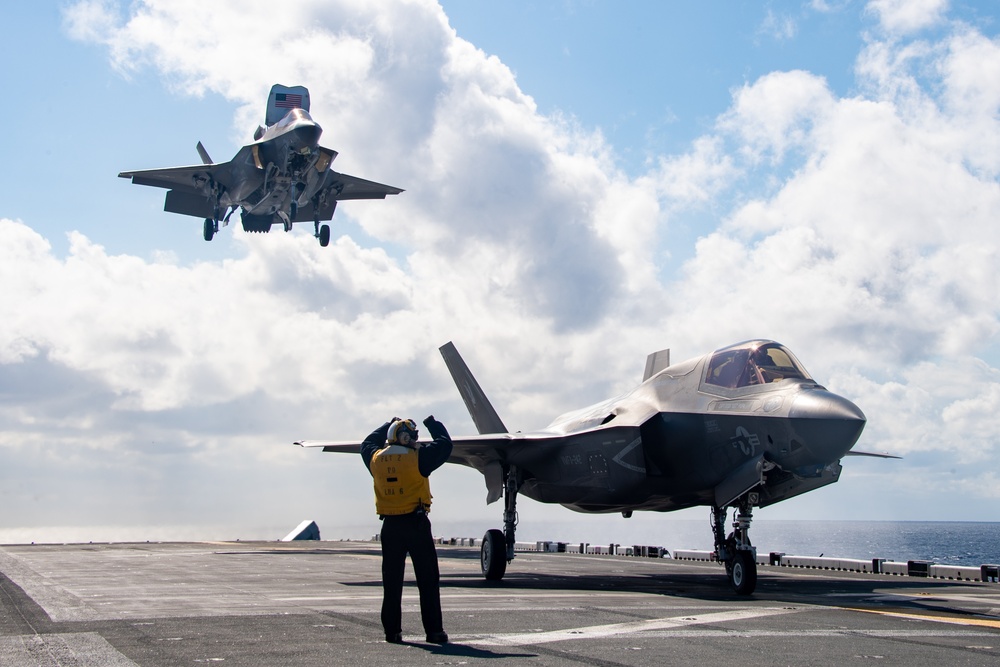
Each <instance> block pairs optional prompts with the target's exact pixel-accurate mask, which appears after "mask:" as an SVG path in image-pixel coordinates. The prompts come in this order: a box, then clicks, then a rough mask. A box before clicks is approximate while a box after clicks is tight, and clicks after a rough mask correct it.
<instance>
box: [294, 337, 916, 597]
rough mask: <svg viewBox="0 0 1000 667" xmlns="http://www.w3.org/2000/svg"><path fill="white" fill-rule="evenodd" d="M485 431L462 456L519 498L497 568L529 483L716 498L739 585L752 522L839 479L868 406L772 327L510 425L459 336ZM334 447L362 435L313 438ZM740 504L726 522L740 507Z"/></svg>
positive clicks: (656, 505) (492, 568) (590, 506)
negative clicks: (846, 394) (516, 428)
mask: <svg viewBox="0 0 1000 667" xmlns="http://www.w3.org/2000/svg"><path fill="white" fill-rule="evenodd" d="M441 354H442V355H443V356H444V360H445V363H446V364H447V366H448V370H449V371H450V372H451V375H452V378H453V379H454V381H455V384H456V386H457V387H458V391H459V393H460V394H461V395H462V398H463V400H464V401H465V405H466V407H467V408H468V410H469V414H470V415H471V416H472V421H473V422H474V423H475V425H476V428H477V430H478V431H479V433H480V435H478V436H465V437H453V438H452V440H453V442H454V450H453V452H452V456H451V458H450V459H449V462H450V463H458V464H461V465H466V466H469V467H471V468H475V469H476V470H478V471H479V472H481V473H482V474H483V476H484V477H485V478H486V488H487V499H486V501H487V503H492V502H495V501H496V500H499V499H500V498H501V497H504V498H505V507H504V513H503V519H504V528H503V530H502V531H501V530H495V529H494V530H490V531H488V532H487V533H486V535H485V537H484V538H483V544H482V550H481V565H482V570H483V574H484V575H485V576H486V578H487V579H493V580H497V579H501V578H502V577H503V575H504V572H505V571H506V567H507V564H508V563H509V562H510V561H512V560H513V558H514V531H515V528H516V525H517V506H516V503H517V494H518V493H523V494H524V495H526V496H528V497H529V498H532V499H534V500H537V501H539V502H543V503H558V504H560V505H563V506H565V507H568V508H569V509H572V510H575V511H577V512H586V513H610V512H620V513H621V514H622V516H624V517H625V518H628V517H630V516H631V515H632V513H633V512H634V511H636V510H647V511H654V512H672V511H674V510H680V509H685V508H688V507H694V506H696V505H706V506H708V507H710V508H711V512H712V528H713V533H714V537H715V551H716V555H717V557H718V560H719V561H721V562H722V563H724V564H725V567H726V573H727V575H728V577H729V580H730V583H731V584H732V586H733V588H734V589H735V590H736V592H737V593H740V594H744V595H748V594H750V593H752V592H753V591H754V588H755V586H756V583H757V560H756V550H755V548H754V547H753V545H752V544H751V543H750V536H749V529H750V522H751V519H752V512H753V508H754V507H766V506H768V505H771V504H774V503H776V502H779V501H782V500H787V499H788V498H792V497H794V496H797V495H799V494H801V493H805V492H807V491H812V490H814V489H818V488H820V487H821V486H825V485H827V484H832V483H833V482H836V481H837V479H838V478H839V477H840V471H841V465H840V459H841V458H842V457H844V456H850V455H867V456H880V457H885V458H897V457H890V456H888V455H885V454H873V453H868V452H855V451H851V448H852V447H853V446H854V443H855V442H857V440H858V438H859V437H860V435H861V431H862V430H863V429H864V426H865V416H864V414H863V413H862V412H861V410H860V409H858V407H857V406H856V405H854V404H853V403H851V402H850V401H849V400H847V399H846V398H842V397H840V396H837V395H836V394H834V393H832V392H830V391H827V390H826V389H825V388H824V387H822V386H820V385H819V384H817V383H816V381H815V380H813V379H812V378H811V377H810V376H809V373H807V372H806V370H805V368H804V367H803V366H802V365H801V364H800V363H799V362H798V360H797V359H796V358H795V357H794V356H793V355H792V353H791V352H790V351H789V350H788V349H787V348H785V347H783V346H782V345H779V344H778V343H775V342H773V341H768V340H754V341H747V342H744V343H739V344H736V345H732V346H730V347H726V348H723V349H720V350H717V351H715V352H712V353H710V354H706V355H704V356H702V357H698V358H697V359H691V360H690V361H685V362H683V363H680V364H676V365H673V366H671V365H670V362H669V359H670V355H669V350H663V351H661V352H656V353H653V354H651V355H649V357H648V358H647V360H646V369H645V373H644V375H643V381H642V384H640V385H639V386H638V387H636V388H635V389H633V390H631V391H629V392H627V393H625V394H623V395H621V396H618V397H616V398H612V399H609V400H607V401H604V402H603V403H598V404H597V405H592V406H590V407H588V408H584V409H582V410H577V411H574V412H569V413H567V414H564V415H562V416H561V417H558V418H556V420H555V421H553V422H552V423H551V424H550V425H549V426H548V427H546V428H545V429H543V430H541V431H537V432H531V433H521V432H514V433H512V432H510V431H509V430H508V429H507V427H506V426H505V425H504V423H503V422H502V421H501V419H500V417H499V416H498V415H497V412H496V410H494V409H493V406H492V405H491V404H490V402H489V400H488V399H487V398H486V395H485V393H484V392H483V390H482V389H481V388H480V386H479V383H478V382H477V381H476V379H475V378H474V377H473V375H472V373H471V372H470V371H469V369H468V367H467V366H466V364H465V362H464V361H463V360H462V358H461V356H460V355H459V354H458V351H457V350H456V349H455V346H454V345H452V344H451V343H448V344H446V345H444V346H443V347H442V348H441ZM295 444H298V445H302V446H303V447H322V448H323V451H327V452H353V453H357V452H358V451H359V450H360V445H359V443H358V442H320V441H303V442H297V443H295ZM730 507H733V508H736V512H735V514H734V523H733V524H732V527H733V530H732V532H730V533H729V535H726V526H725V524H726V518H727V515H728V513H729V508H730Z"/></svg>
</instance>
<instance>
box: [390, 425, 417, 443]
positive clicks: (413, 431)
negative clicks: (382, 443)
mask: <svg viewBox="0 0 1000 667" xmlns="http://www.w3.org/2000/svg"><path fill="white" fill-rule="evenodd" d="M404 431H407V432H409V434H410V442H409V443H408V444H411V445H416V444H417V423H416V422H415V421H413V420H412V419H397V420H396V421H394V422H392V424H390V425H389V434H388V440H389V443H390V444H392V443H398V442H399V436H400V435H401V434H402V433H403V432H404ZM400 444H402V443H400Z"/></svg>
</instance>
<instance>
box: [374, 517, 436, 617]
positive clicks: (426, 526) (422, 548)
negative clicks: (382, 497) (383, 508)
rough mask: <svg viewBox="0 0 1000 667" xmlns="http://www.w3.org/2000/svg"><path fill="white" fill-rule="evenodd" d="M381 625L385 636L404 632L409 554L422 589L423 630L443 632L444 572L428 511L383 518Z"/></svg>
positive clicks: (420, 589)
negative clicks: (404, 585)
mask: <svg viewBox="0 0 1000 667" xmlns="http://www.w3.org/2000/svg"><path fill="white" fill-rule="evenodd" d="M381 539H382V627H383V628H385V634H386V635H394V634H396V633H397V632H402V631H403V627H402V624H403V612H402V602H403V573H404V570H405V569H406V555H407V554H409V555H410V560H411V561H413V573H414V574H415V575H416V577H417V589H418V590H419V591H420V619H421V620H422V621H423V624H424V632H425V633H427V634H430V633H432V632H442V631H443V630H444V626H443V623H442V620H441V589H440V580H441V575H440V573H439V571H438V560H437V551H436V550H435V549H434V538H433V536H432V535H431V522H430V519H428V518H427V515H426V514H423V513H421V514H404V515H401V516H387V517H385V519H384V520H383V521H382V538H381Z"/></svg>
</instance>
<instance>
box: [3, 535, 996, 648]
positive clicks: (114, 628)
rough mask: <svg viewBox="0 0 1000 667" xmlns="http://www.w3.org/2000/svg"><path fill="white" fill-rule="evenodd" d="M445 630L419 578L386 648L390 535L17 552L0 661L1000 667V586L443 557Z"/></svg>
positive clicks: (6, 569) (603, 560)
mask: <svg viewBox="0 0 1000 667" xmlns="http://www.w3.org/2000/svg"><path fill="white" fill-rule="evenodd" d="M438 556H439V561H440V566H441V596H442V606H443V611H444V619H445V629H446V630H447V632H448V634H449V635H450V637H451V643H450V644H448V645H445V646H437V645H432V644H427V643H425V642H424V641H423V640H424V636H423V632H422V629H421V627H420V620H419V619H420V614H419V607H418V600H417V592H416V586H415V584H414V583H413V580H412V571H411V570H410V568H409V566H408V567H407V588H406V590H405V591H404V597H403V636H404V639H405V641H406V643H405V644H402V645H393V644H387V643H385V642H384V640H383V639H384V638H383V634H382V628H381V625H380V622H379V606H380V603H381V597H382V590H381V578H380V547H379V544H378V543H376V542H363V541H360V542H354V541H298V542H211V543H206V542H200V543H152V544H147V543H131V544H72V545H16V546H2V547H0V665H4V666H6V665H11V666H15V665H16V666H20V665H44V666H48V665H61V666H88V667H89V666H98V665H100V666H102V667H104V666H109V665H111V666H117V665H151V666H160V665H209V664H218V665H225V666H233V665H303V666H311V665H340V664H343V665H356V664H379V665H383V664H385V665H390V664H392V665H396V664H398V665H472V664H483V665H493V666H496V665H502V664H512V665H514V664H516V665H598V666H614V665H654V664H678V665H681V664H685V665H737V664H739V665H806V664H808V665H844V664H857V665H864V664H878V665H902V664H905V665H907V666H908V667H918V666H920V665H928V666H930V665H934V666H935V667H936V666H938V665H995V664H1000V584H997V583H991V582H988V581H987V582H980V581H960V580H948V579H932V578H922V577H914V576H888V575H885V574H867V573H859V572H844V571H829V570H817V569H802V568H790V567H770V566H767V565H763V566H761V568H760V570H759V581H758V584H757V588H756V591H755V592H754V594H753V595H750V596H742V595H737V594H736V593H734V592H733V590H732V588H731V587H730V585H729V583H728V581H727V579H726V576H725V574H724V569H723V567H722V566H721V565H720V564H718V563H713V562H702V561H697V560H676V559H668V558H636V557H631V558H629V557H622V556H611V555H599V554H568V553H542V552H527V553H524V552H522V553H518V555H517V557H516V558H515V560H514V562H513V563H511V565H510V566H509V568H508V570H507V574H506V576H505V578H504V579H503V581H501V582H487V581H485V580H484V579H483V577H482V574H481V571H480V563H479V556H480V554H479V549H478V548H475V547H469V546H460V545H456V546H451V545H442V546H439V547H438Z"/></svg>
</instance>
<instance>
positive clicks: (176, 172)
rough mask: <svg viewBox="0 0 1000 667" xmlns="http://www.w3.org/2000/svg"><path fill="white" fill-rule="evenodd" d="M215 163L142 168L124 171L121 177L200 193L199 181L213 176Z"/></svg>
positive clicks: (144, 183) (151, 184)
mask: <svg viewBox="0 0 1000 667" xmlns="http://www.w3.org/2000/svg"><path fill="white" fill-rule="evenodd" d="M213 166H215V165H205V164H199V165H194V166H191V167H167V168H166V169H140V170H138V171H123V172H121V173H120V174H118V177H119V178H131V179H132V182H133V183H135V184H136V185H150V186H152V187H154V188H168V189H181V190H184V191H185V192H190V193H192V194H198V193H200V190H199V189H198V183H199V182H206V181H208V180H209V179H211V178H212V167H213Z"/></svg>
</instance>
